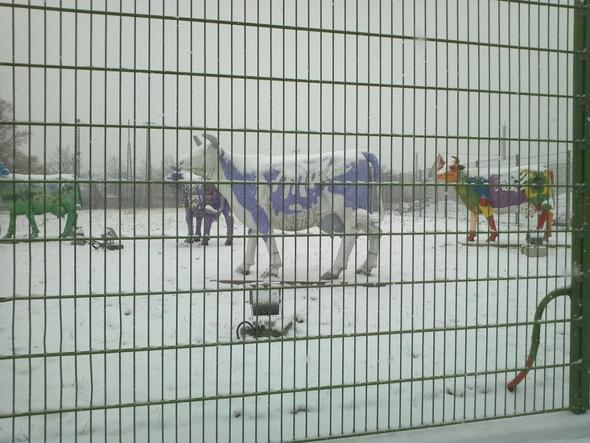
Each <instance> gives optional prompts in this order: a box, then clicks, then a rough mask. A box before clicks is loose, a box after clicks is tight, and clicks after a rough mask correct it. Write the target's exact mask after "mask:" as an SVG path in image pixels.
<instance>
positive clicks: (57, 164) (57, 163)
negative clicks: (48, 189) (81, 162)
mask: <svg viewBox="0 0 590 443" xmlns="http://www.w3.org/2000/svg"><path fill="white" fill-rule="evenodd" d="M74 163H75V160H74V152H73V151H72V148H70V147H69V146H66V147H59V148H57V152H55V153H53V155H52V156H51V158H50V159H49V161H48V164H47V172H48V173H51V174H58V173H60V174H73V173H74V169H75V168H74Z"/></svg>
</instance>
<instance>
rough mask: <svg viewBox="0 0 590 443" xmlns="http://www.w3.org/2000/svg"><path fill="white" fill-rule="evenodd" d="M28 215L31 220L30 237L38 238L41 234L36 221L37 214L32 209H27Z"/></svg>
mask: <svg viewBox="0 0 590 443" xmlns="http://www.w3.org/2000/svg"><path fill="white" fill-rule="evenodd" d="M26 215H27V219H28V220H29V238H37V237H38V236H39V228H38V227H37V223H36V222H35V216H34V215H33V212H32V211H27V214H26Z"/></svg>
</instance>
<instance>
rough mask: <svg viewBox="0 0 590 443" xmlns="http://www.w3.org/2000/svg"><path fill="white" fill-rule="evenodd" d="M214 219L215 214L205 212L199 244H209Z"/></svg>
mask: <svg viewBox="0 0 590 443" xmlns="http://www.w3.org/2000/svg"><path fill="white" fill-rule="evenodd" d="M214 221H215V216H214V215H211V214H207V213H206V212H205V228H204V230H203V237H202V239H201V244H202V245H203V246H207V245H208V244H209V235H210V234H211V226H212V225H213V222H214Z"/></svg>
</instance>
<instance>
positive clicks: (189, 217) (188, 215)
mask: <svg viewBox="0 0 590 443" xmlns="http://www.w3.org/2000/svg"><path fill="white" fill-rule="evenodd" d="M184 221H185V222H186V230H187V234H186V238H185V239H184V242H185V243H192V242H193V241H194V238H193V210H192V209H191V208H190V207H188V206H187V207H185V208H184Z"/></svg>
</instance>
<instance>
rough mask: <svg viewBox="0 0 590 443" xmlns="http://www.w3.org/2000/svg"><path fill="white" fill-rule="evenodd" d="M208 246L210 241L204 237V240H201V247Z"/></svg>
mask: <svg viewBox="0 0 590 443" xmlns="http://www.w3.org/2000/svg"><path fill="white" fill-rule="evenodd" d="M208 244H209V239H208V238H206V237H203V238H202V239H201V245H202V246H207V245H208Z"/></svg>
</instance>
